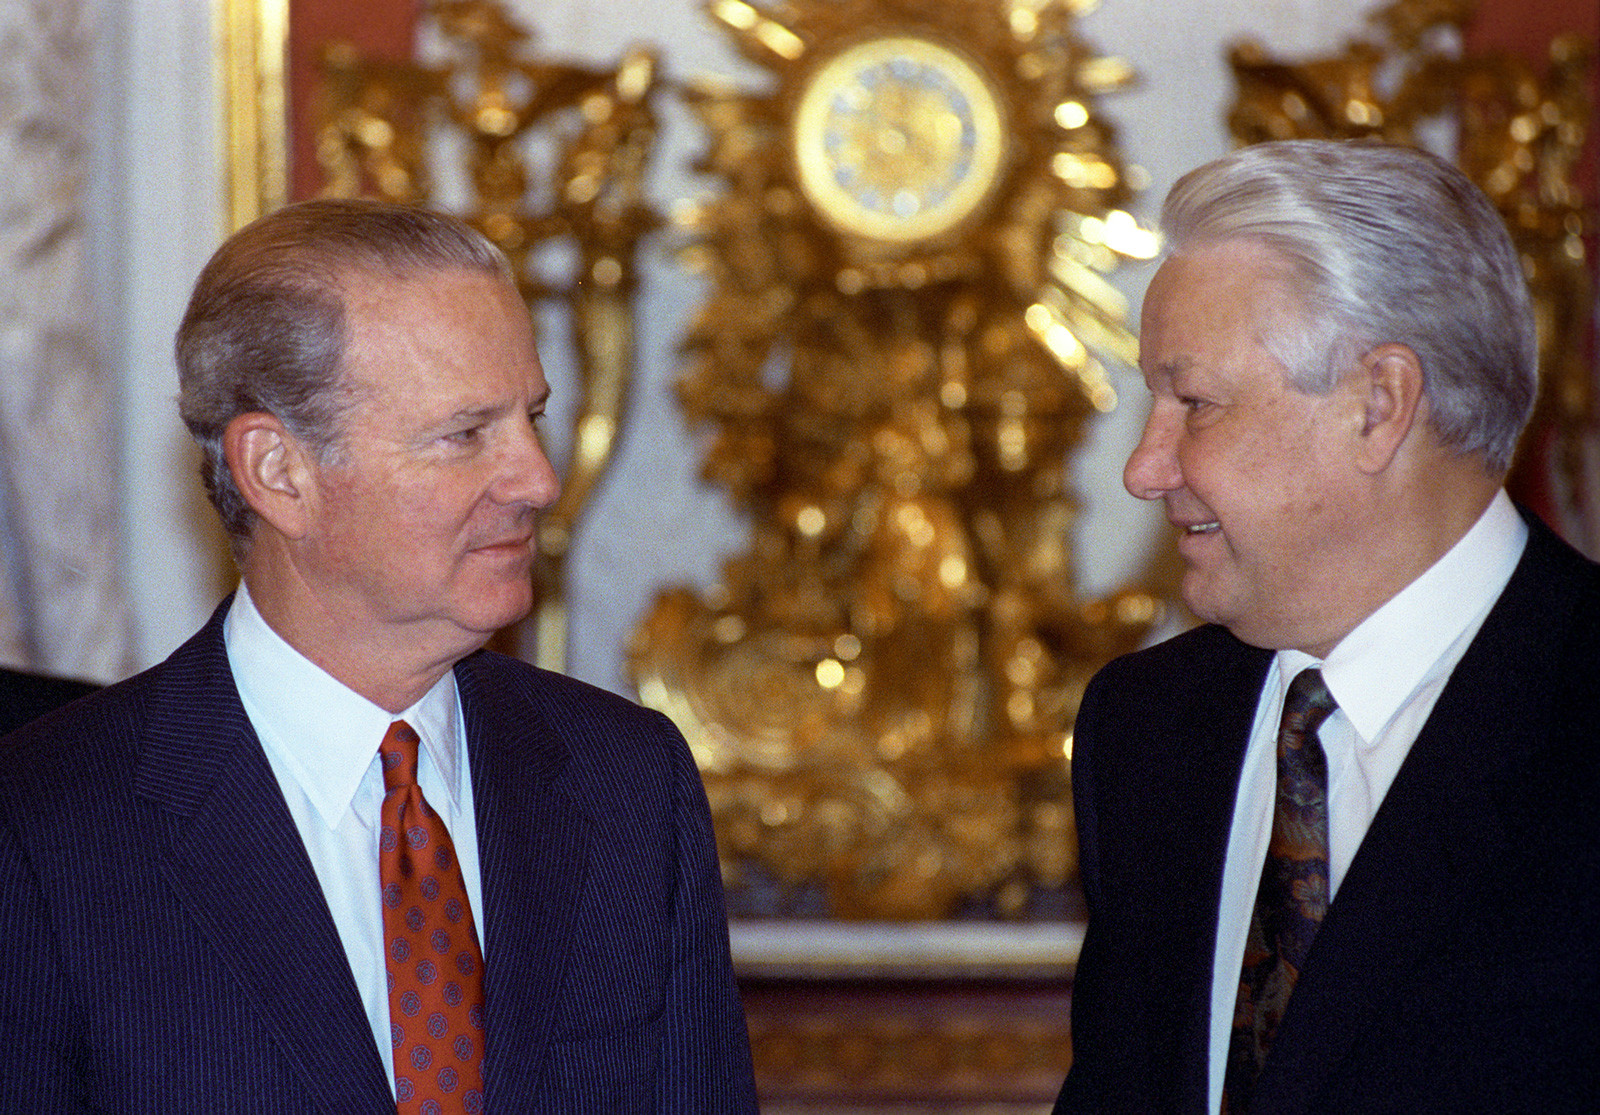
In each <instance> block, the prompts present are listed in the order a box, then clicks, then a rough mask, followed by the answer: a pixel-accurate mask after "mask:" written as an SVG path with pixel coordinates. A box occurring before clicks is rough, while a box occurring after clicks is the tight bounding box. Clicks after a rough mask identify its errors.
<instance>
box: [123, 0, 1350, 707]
mask: <svg viewBox="0 0 1600 1115" xmlns="http://www.w3.org/2000/svg"><path fill="white" fill-rule="evenodd" d="M108 2H109V3H111V4H112V5H113V6H115V7H118V13H117V18H118V19H120V20H121V21H122V23H123V24H124V27H123V33H122V34H119V35H115V36H112V37H111V38H110V39H109V40H108V41H109V42H112V43H114V44H115V49H114V50H113V51H112V52H111V54H110V56H109V57H108V76H109V78H110V80H111V88H112V89H113V90H117V91H120V95H116V96H112V97H110V98H108V99H107V102H106V103H107V104H108V105H111V106H114V115H113V117H112V118H111V119H109V120H107V121H105V122H104V123H105V127H106V130H107V134H108V136H109V137H111V138H112V139H113V140H114V142H115V143H116V145H117V146H116V148H115V151H116V158H115V159H113V160H112V161H111V163H110V164H109V165H108V167H107V168H106V171H105V173H104V174H103V176H102V189H103V196H104V198H105V205H104V208H103V212H104V214H105V216H106V218H107V222H106V225H105V228H104V231H103V247H104V253H105V257H106V262H107V266H106V268H105V273H106V275H107V277H108V282H107V287H106V291H105V296H106V300H107V301H106V304H107V307H108V312H109V314H110V315H111V320H112V321H113V322H114V323H115V327H116V328H115V330H114V332H115V335H116V336H117V337H118V338H119V341H118V343H117V345H116V347H115V349H114V352H113V359H115V360H117V361H118V362H119V365H120V367H121V368H122V371H123V375H124V382H125V384H126V427H125V439H126V440H125V445H124V454H123V457H124V461H125V462H126V468H127V471H126V475H125V476H124V477H123V478H122V486H123V490H124V507H125V508H126V509H127V529H128V539H127V545H126V552H127V553H128V554H129V555H130V556H129V559H128V562H129V577H130V587H131V592H132V596H133V601H134V607H135V614H136V617H137V624H138V632H137V654H138V657H139V661H140V663H141V664H148V663H150V662H153V661H155V660H157V659H159V658H160V657H162V656H164V655H165V654H166V653H167V652H169V651H170V650H171V649H172V648H173V647H174V646H176V645H177V644H178V643H179V642H180V641H181V640H182V638H183V637H184V636H186V635H187V634H188V633H189V632H190V631H192V630H193V629H194V627H196V626H198V625H199V624H200V623H201V622H203V620H204V619H205V617H206V615H207V614H208V613H209V611H210V609H211V607H212V606H213V605H214V603H215V601H216V600H217V599H218V598H219V597H220V595H221V593H222V591H224V588H223V585H222V582H221V577H222V573H221V569H222V567H223V565H224V564H225V563H224V562H222V561H221V560H219V558H218V556H217V555H218V553H219V551H218V549H217V544H216V541H215V535H214V533H213V532H211V530H210V524H209V520H208V519H207V518H206V517H205V516H206V513H205V511H204V510H203V498H202V497H201V496H200V493H199V482H198V480H197V479H196V477H195V475H194V471H193V467H192V463H191V461H192V458H191V457H190V456H189V454H188V452H187V450H186V448H185V439H184V435H183V433H182V427H181V425H180V423H179V422H178V420H177V416H176V407H175V405H174V402H173V399H174V396H175V392H176V376H175V373H174V372H173V370H172V361H171V355H170V346H171V335H172V330H173V328H174V327H175V325H176V322H177V319H178V316H179V315H180V314H181V312H182V307H183V302H184V299H185V297H186V295H187V290H188V284H189V283H190V282H191V281H192V278H193V276H194V274H195V273H196V272H197V271H198V270H199V267H200V266H201V264H202V263H203V262H204V259H205V257H206V255H207V254H209V252H210V250H211V248H212V247H213V246H214V245H215V243H216V241H217V238H218V236H219V234H220V230H221V225H222V216H221V214H222V200H221V194H220V189H219V186H220V182H221V170H220V169H219V163H218V161H217V146H218V145H217V142H216V140H215V135H216V129H217V123H216V117H215V112H216V110H217V108H218V106H219V105H220V95H219V94H217V93H216V91H215V82H214V80H213V75H212V68H213V64H212V47H211V41H210V11H209V5H208V3H206V0H108ZM950 2H951V3H974V2H979V0H950ZM509 6H510V7H512V8H513V10H515V11H517V12H518V13H519V17H520V18H521V19H522V20H523V21H524V22H525V23H526V24H528V25H529V26H531V27H533V28H535V29H536V31H537V40H536V43H537V46H538V48H539V49H540V50H542V51H544V52H547V53H550V54H557V55H563V56H569V57H578V58H582V59H587V60H590V61H593V62H596V63H600V62H608V61H611V60H613V59H615V58H616V57H617V56H618V55H619V54H620V53H621V52H622V50H623V49H625V48H626V47H627V46H629V45H631V44H634V43H638V42H648V43H653V44H655V45H656V46H657V47H658V48H659V49H660V50H661V51H662V53H663V55H664V66H665V69H666V71H667V73H668V75H669V76H671V77H672V78H675V79H687V78H690V77H693V76H696V75H702V74H708V73H717V74H724V75H727V76H731V77H735V78H738V79H740V80H744V79H747V78H749V77H750V76H751V74H752V71H751V70H750V69H749V68H747V66H746V65H745V64H744V63H743V62H742V61H740V60H739V59H737V58H736V57H735V55H734V54H733V52H732V51H731V49H730V47H729V45H728V41H727V39H726V37H725V36H724V35H723V34H722V33H721V32H720V30H719V29H718V28H717V27H716V25H714V24H712V23H711V21H710V20H709V19H707V18H706V17H705V16H704V15H703V14H702V13H701V11H700V5H699V3H698V2H696V0H639V2H638V3H636V4H634V5H631V6H628V7H627V10H626V14H625V15H619V11H622V10H623V9H624V6H623V5H619V4H617V3H616V0H517V2H516V3H514V4H511V5H509ZM1373 7H1374V5H1373V4H1372V3H1371V2H1370V0H1105V3H1104V5H1103V7H1101V8H1100V10H1098V11H1096V12H1094V13H1092V14H1091V15H1089V16H1088V17H1087V18H1086V19H1085V20H1084V21H1083V24H1082V28H1083V33H1084V35H1085V37H1086V38H1087V39H1088V40H1089V41H1090V42H1091V43H1092V44H1093V45H1094V46H1095V47H1096V48H1098V50H1099V51H1100V52H1102V53H1105V54H1112V55H1118V56H1121V57H1123V58H1126V59H1127V60H1128V61H1129V62H1131V63H1132V64H1133V65H1134V67H1135V68H1136V69H1137V70H1138V71H1139V73H1140V74H1141V75H1142V76H1141V83H1140V85H1139V86H1138V87H1137V88H1136V89H1134V90H1132V91H1128V92H1125V93H1121V94H1116V95H1113V96H1110V97H1107V98H1106V99H1104V101H1103V102H1102V103H1101V105H1100V108H1101V111H1102V112H1103V113H1104V114H1105V115H1106V116H1107V117H1108V118H1109V119H1110V120H1112V121H1113V122H1115V123H1116V125H1117V126H1118V127H1119V129H1120V133H1121V142H1122V149H1123V154H1124V157H1125V158H1126V159H1128V160H1129V161H1130V162H1132V163H1136V164H1138V165H1141V166H1143V167H1144V168H1145V169H1146V170H1147V171H1148V173H1149V176H1150V179H1151V186H1150V189H1149V190H1148V191H1147V192H1146V194H1145V196H1144V197H1143V198H1142V200H1141V203H1140V204H1139V205H1138V206H1137V207H1136V210H1135V211H1136V214H1137V215H1139V216H1140V217H1141V218H1142V219H1144V220H1146V221H1147V222H1148V221H1150V220H1153V214H1154V212H1155V210H1156V209H1157V208H1158V207H1159V202H1160V198H1161V196H1162V195H1163V194H1164V192H1165V191H1166V189H1167V187H1168V186H1170V185H1171V184H1172V182H1173V181H1174V180H1175V179H1176V178H1177V176H1178V175H1179V174H1181V173H1182V172H1183V171H1185V170H1187V169H1189V168H1190V167H1192V166H1194V165H1196V164H1198V163H1200V162H1204V161H1205V160H1207V159H1210V158H1213V157H1215V156H1217V155H1219V154H1221V153H1223V152H1224V151H1225V150H1226V149H1227V147H1228V140H1227V136H1226V133H1225V129H1224V126H1223V123H1222V117H1223V112H1224V110H1225V106H1226V105H1227V103H1228V102H1229V101H1230V100H1231V98H1232V95H1233V90H1232V82H1231V78H1230V77H1229V75H1228V73H1227V70H1226V63H1225V61H1224V49H1225V44H1226V43H1227V42H1229V41H1231V40H1232V39H1234V38H1237V37H1239V36H1242V35H1250V36H1252V37H1256V38H1260V39H1263V40H1264V41H1267V42H1269V43H1271V44H1272V45H1273V48H1274V49H1275V50H1277V51H1279V52H1281V53H1284V54H1289V55H1300V54H1309V53H1320V52H1325V51H1328V50H1331V49H1334V48H1336V47H1337V45H1338V44H1339V43H1341V42H1342V41H1343V40H1344V39H1345V38H1348V37H1350V36H1351V35H1354V34H1356V33H1358V32H1360V31H1361V30H1362V21H1363V19H1364V13H1365V12H1366V11H1368V10H1371V9H1372V8H1373ZM665 115H666V121H665V128H664V130H663V135H662V148H661V152H660V156H659V159H660V161H659V169H658V171H657V180H656V184H655V194H656V200H657V204H658V205H659V206H660V207H661V208H663V209H669V208H670V207H671V204H672V202H673V200H674V199H676V198H682V197H686V196H692V195H694V194H696V193H698V192H701V191H703V190H704V189H705V188H707V187H708V185H709V184H708V183H699V182H695V181H693V180H692V179H691V177H690V175H689V174H688V171H687V164H688V162H689V160H690V159H691V158H692V157H693V155H694V153H695V152H696V151H698V149H699V147H700V145H701V142H702V141H701V138H700V136H699V135H698V134H697V132H696V129H695V127H694V125H693V123H692V121H691V120H690V118H689V117H688V115H687V114H686V113H685V112H684V111H683V110H681V109H679V108H678V107H677V106H675V105H668V106H666V111H665ZM1150 271H1151V269H1150V268H1149V267H1148V266H1141V267H1138V268H1129V269H1127V270H1125V271H1124V272H1123V273H1122V274H1121V275H1120V276H1119V277H1118V280H1117V281H1118V283H1119V285H1121V286H1122V287H1123V289H1124V290H1125V291H1126V292H1127V293H1128V294H1129V296H1130V298H1132V299H1133V300H1134V304H1135V314H1137V302H1138V297H1139V295H1140V294H1141V293H1142V291H1143V288H1144V285H1145V284H1146V283H1147V282H1148V280H1149V275H1150ZM702 293H703V292H702V289H701V288H700V287H699V286H698V285H697V283H696V282H695V281H694V280H692V279H690V278H689V277H687V276H685V275H682V274H680V273H679V272H677V271H676V270H675V269H674V267H673V266H672V265H671V263H670V262H668V261H667V260H666V259H664V258H659V259H657V260H655V261H654V262H653V263H652V265H651V266H650V267H649V269H648V271H647V273H646V287H645V298H646V299H647V306H646V309H645V312H644V313H643V314H642V315H641V331H640V348H641V351H640V357H641V363H642V366H641V368H640V374H639V381H638V383H637V385H636V394H635V398H634V405H633V414H632V419H631V421H630V424H629V427H628V429H627V431H626V434H625V440H624V442H623V445H622V447H621V450H620V452H619V454H618V457H617V460H616V465H615V469H614V471H613V473H612V475H611V476H610V477H609V479H608V481H607V483H606V484H605V485H604V486H603V488H602V489H601V490H600V492H599V493H598V495H597V498H596V502H595V504H594V505H593V508H592V511H591V514H590V517H589V519H588V522H587V523H586V525H585V527H584V529H583V531H582V532H581V534H580V536H579V539H578V544H577V547H576V550H575V552H574V555H573V558H572V562H571V565H572V573H571V577H572V586H571V587H572V592H573V599H574V606H573V611H574V615H573V626H572V637H571V646H572V659H573V661H572V672H573V673H574V674H576V675H577V676H579V677H583V678H585V679H587V680H590V681H594V682H596V683H598V684H601V685H604V686H607V687H609V688H613V689H617V690H620V691H627V690H628V685H627V681H626V676H625V673H624V666H623V660H622V646H623V644H624V641H625V639H626V637H627V634H628V632H629V631H630V630H631V628H632V627H633V625H634V624H635V623H636V622H637V621H638V620H639V619H640V618H641V617H642V616H643V614H644V613H645V611H646V610H647V609H648V608H649V607H650V605H651V603H652V601H653V600H654V598H655V595H656V593H657V592H659V591H660V590H661V589H662V588H664V587H666V586H668V585H672V584H681V583H689V584H693V585H696V586H702V587H703V586H706V585H709V584H710V583H711V582H712V581H714V580H715V578H716V576H717V571H718V568H719V566H720V564H721V561H722V560H723V558H724V557H726V556H729V555H730V554H732V553H734V552H737V551H739V550H740V549H741V548H742V546H743V544H744V539H745V535H744V530H743V527H742V526H741V524H740V523H739V522H737V521H736V520H735V518H734V517H733V516H732V515H731V514H730V512H729V510H728V508H727V505H726V503H725V501H724V499H723V497H722V493H721V492H720V491H719V490H716V489H710V488H706V487H704V486H702V485H700V484H699V482H698V481H697V479H696V477H697V473H698V469H699V460H700V455H699V452H698V451H697V449H696V448H695V443H694V441H693V439H692V437H691V435H690V434H689V432H688V431H686V430H685V429H684V426H683V422H682V419H681V417H680V414H679V411H678V408H677V404H676V402H675V400H674V398H673V396H672V384H673V382H674V381H675V380H676V378H677V376H678V375H679V374H680V373H679V369H678V366H677V364H676V360H675V357H674V349H675V346H676V344H677V341H678V339H679V337H680V335H681V331H682V329H683V327H684V325H685V324H686V323H687V321H688V319H689V317H690V316H691V315H692V313H693V312H694V309H695V307H696V305H697V302H698V300H699V299H700V297H701V296H702ZM551 363H552V367H551V368H550V371H551V378H552V381H553V383H554V385H555V387H556V389H557V390H558V391H559V390H560V389H561V379H562V370H561V369H560V368H559V367H555V366H553V365H554V363H555V362H554V361H552V362H551ZM1117 386H1118V387H1119V389H1120V391H1121V394H1122V396H1123V398H1124V400H1125V401H1124V405H1123V406H1122V407H1120V408H1119V410H1118V412H1117V413H1114V414H1112V415H1110V416H1108V417H1106V418H1104V419H1101V420H1100V421H1099V422H1098V424H1097V425H1096V426H1095V427H1094V428H1093V430H1092V432H1091V434H1090V437H1089V440H1088V443H1087V445H1086V447H1085V450H1084V452H1083V453H1082V454H1081V455H1080V457H1079V459H1078V461H1077V467H1076V476H1077V482H1078V487H1079V494H1080V497H1081V499H1082V501H1083V503H1084V508H1085V515H1084V518H1083V520H1082V522H1081V526H1080V531H1079V538H1078V540H1077V541H1078V547H1079V552H1080V568H1081V570H1082V574H1083V580H1084V586H1083V587H1084V589H1085V591H1087V592H1091V593H1097V592H1103V591H1106V590H1108V589H1112V588H1115V587H1117V586H1118V585H1120V584H1121V583H1122V582H1123V581H1125V580H1126V579H1128V578H1129V577H1132V576H1134V575H1135V574H1136V572H1137V570H1138V569H1139V568H1140V567H1141V566H1142V564H1143V563H1144V561H1145V560H1146V558H1147V555H1148V554H1149V553H1150V552H1151V550H1152V548H1153V547H1154V546H1155V545H1157V544H1158V543H1159V540H1160V534H1161V530H1162V524H1161V520H1160V516H1159V513H1158V512H1156V511H1155V509H1151V508H1147V507H1141V506H1139V505H1138V504H1137V503H1136V502H1135V501H1134V500H1133V499H1132V498H1130V497H1129V496H1128V495H1127V494H1126V493H1125V492H1124V491H1123V490H1122V487H1121V482H1120V474H1121V467H1122V459H1123V457H1124V456H1125V455H1126V453H1127V450H1128V448H1129V447H1130V446H1131V444H1132V442H1133V440H1134V438H1135V437H1136V435H1137V430H1138V426H1139V424H1140V423H1141V422H1142V419H1143V414H1142V404H1141V402H1140V395H1141V392H1142V387H1141V386H1140V384H1139V383H1138V381H1137V378H1136V377H1134V376H1133V375H1131V374H1129V375H1127V376H1125V377H1123V378H1121V379H1120V380H1119V381H1117Z"/></svg>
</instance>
